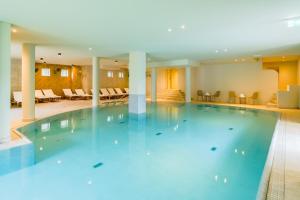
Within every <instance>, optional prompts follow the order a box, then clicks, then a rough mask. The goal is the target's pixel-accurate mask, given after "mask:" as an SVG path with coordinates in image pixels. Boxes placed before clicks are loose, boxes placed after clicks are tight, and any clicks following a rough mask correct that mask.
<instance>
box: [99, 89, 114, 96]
mask: <svg viewBox="0 0 300 200" xmlns="http://www.w3.org/2000/svg"><path fill="white" fill-rule="evenodd" d="M100 92H101V96H103V97H108V98H109V99H110V98H111V97H112V95H110V93H109V92H108V91H107V90H106V89H105V88H101V89H100Z"/></svg>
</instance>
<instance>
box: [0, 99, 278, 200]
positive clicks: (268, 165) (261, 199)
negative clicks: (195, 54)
mask: <svg viewBox="0 0 300 200" xmlns="http://www.w3.org/2000/svg"><path fill="white" fill-rule="evenodd" d="M157 103H159V102H157ZM162 103H184V102H162ZM184 104H186V103H184ZM190 104H194V105H215V106H220V107H234V108H240V109H247V110H262V111H268V112H274V113H278V114H279V116H278V118H277V122H276V125H275V128H274V132H273V135H272V139H271V144H270V146H269V150H268V155H267V159H266V161H265V165H264V168H263V173H262V175H261V179H260V183H259V187H258V191H257V195H256V200H266V199H267V197H268V192H269V191H268V190H269V185H270V177H271V174H272V168H273V164H274V157H275V153H276V150H277V148H278V147H277V146H276V143H277V142H278V140H279V138H278V137H279V134H280V131H279V124H280V122H281V120H282V113H281V112H280V111H275V110H271V109H264V108H255V107H246V106H245V105H243V104H234V105H227V104H218V103H207V102H191V103H190ZM98 107H107V105H104V106H101V105H99V106H98ZM91 108H93V106H92V105H91V106H87V107H84V108H78V109H73V110H69V111H66V112H61V113H55V114H52V115H48V116H45V117H42V118H38V119H36V120H34V121H31V122H26V123H25V122H24V124H20V125H18V126H16V127H14V128H12V129H11V131H12V132H14V133H15V134H16V135H17V136H19V138H20V139H18V140H15V141H11V142H9V143H7V144H2V145H0V151H2V150H7V149H10V148H15V147H19V146H23V145H28V144H33V143H32V141H31V140H30V139H28V138H27V137H26V136H25V135H24V134H23V133H21V132H20V131H18V130H17V129H19V128H21V127H24V126H27V125H30V124H32V123H35V122H37V121H41V120H44V119H46V118H49V117H54V116H57V115H60V114H65V113H70V112H74V111H80V110H84V109H91Z"/></svg>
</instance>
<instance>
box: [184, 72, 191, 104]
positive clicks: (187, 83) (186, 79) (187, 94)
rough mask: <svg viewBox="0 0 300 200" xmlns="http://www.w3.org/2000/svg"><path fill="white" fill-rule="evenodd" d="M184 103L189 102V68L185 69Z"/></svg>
mask: <svg viewBox="0 0 300 200" xmlns="http://www.w3.org/2000/svg"><path fill="white" fill-rule="evenodd" d="M185 102H186V103H190V102H191V67H190V66H186V67H185Z"/></svg>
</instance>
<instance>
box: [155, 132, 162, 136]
mask: <svg viewBox="0 0 300 200" xmlns="http://www.w3.org/2000/svg"><path fill="white" fill-rule="evenodd" d="M161 134H163V133H162V132H158V133H156V134H155V135H157V136H159V135H161Z"/></svg>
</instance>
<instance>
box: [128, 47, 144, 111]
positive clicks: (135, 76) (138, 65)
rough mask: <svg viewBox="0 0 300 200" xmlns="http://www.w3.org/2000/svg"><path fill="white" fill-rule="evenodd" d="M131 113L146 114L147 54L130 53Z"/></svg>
mask: <svg viewBox="0 0 300 200" xmlns="http://www.w3.org/2000/svg"><path fill="white" fill-rule="evenodd" d="M128 104H129V105H128V106H129V113H133V114H143V113H145V112H146V53H145V52H130V53H129V103H128Z"/></svg>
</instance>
